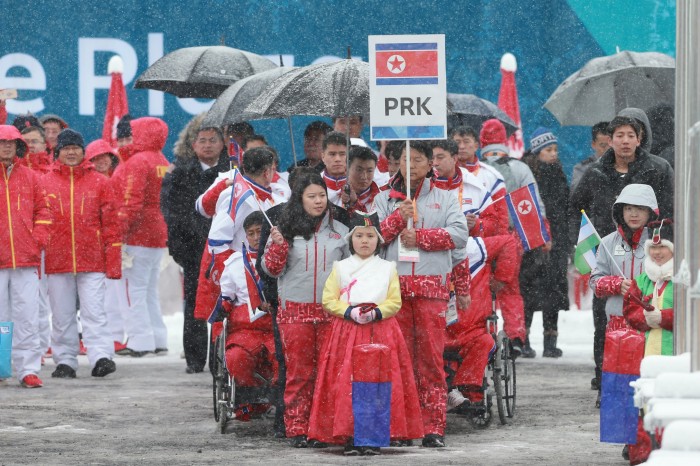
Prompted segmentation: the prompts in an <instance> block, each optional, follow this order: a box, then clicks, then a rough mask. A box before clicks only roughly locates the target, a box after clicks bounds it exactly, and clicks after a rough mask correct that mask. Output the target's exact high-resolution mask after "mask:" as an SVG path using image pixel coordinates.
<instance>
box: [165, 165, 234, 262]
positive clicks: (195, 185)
mask: <svg viewBox="0 0 700 466" xmlns="http://www.w3.org/2000/svg"><path fill="white" fill-rule="evenodd" d="M228 169H229V162H228V156H227V155H226V154H225V153H222V154H221V156H220V157H219V162H218V163H217V165H215V166H214V167H211V168H209V169H207V170H204V169H203V168H202V165H201V163H200V162H199V159H197V158H192V159H187V160H184V161H177V162H176V163H175V169H174V170H173V171H172V173H169V174H168V175H166V177H165V179H164V180H163V191H162V195H161V198H162V204H163V211H164V212H165V221H166V223H167V225H168V249H169V251H170V255H172V256H173V259H174V260H175V262H177V263H178V264H179V265H180V266H182V267H183V268H186V267H196V268H199V263H200V261H201V259H202V252H203V251H204V246H205V244H206V241H207V237H208V236H209V228H210V227H211V219H208V218H205V217H203V216H201V215H200V214H199V213H198V212H197V211H196V210H195V202H196V201H197V198H198V197H199V196H200V195H201V194H202V193H204V192H205V191H206V190H207V188H209V186H211V185H212V183H214V181H215V180H216V177H217V175H218V173H219V172H223V171H226V170H228Z"/></svg>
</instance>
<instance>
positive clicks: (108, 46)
mask: <svg viewBox="0 0 700 466" xmlns="http://www.w3.org/2000/svg"><path fill="white" fill-rule="evenodd" d="M98 52H99V53H103V52H104V53H113V54H116V55H119V56H120V57H121V58H122V60H123V61H124V71H123V73H122V80H123V82H124V85H125V86H127V85H128V84H129V83H131V82H132V81H133V80H134V79H135V77H136V75H137V72H138V71H139V63H138V57H137V54H136V50H135V48H134V47H133V46H132V45H131V44H129V43H128V42H126V41H124V40H121V39H115V38H102V37H99V38H98V37H79V38H78V113H79V114H80V115H86V116H94V115H95V114H96V108H95V92H96V91H97V90H98V89H104V90H108V89H109V87H110V84H111V77H110V76H109V75H108V74H107V68H106V67H105V69H104V70H95V54H96V53H98ZM163 55H164V36H163V33H162V32H152V33H148V65H149V66H150V65H152V64H153V63H155V62H156V61H157V60H158V59H159V58H161V57H162V56H163ZM265 56H266V57H267V58H269V59H270V60H272V61H273V62H275V63H278V62H279V57H280V55H279V54H269V55H265ZM352 58H353V59H356V60H362V57H360V56H353V57H352ZM339 60H343V57H338V56H335V55H323V56H320V57H318V58H316V59H315V60H313V61H312V62H311V64H318V63H328V62H335V61H339ZM282 63H284V66H294V65H295V55H293V54H282ZM15 67H20V68H24V69H25V70H26V71H27V72H26V73H24V74H28V76H8V72H9V71H10V69H12V68H15ZM101 73H104V74H101ZM0 89H17V90H18V91H19V93H20V96H19V98H18V99H11V100H8V101H7V111H8V112H9V113H11V114H13V115H19V114H23V113H40V112H42V111H44V110H45V109H46V106H45V105H44V100H43V97H37V98H34V99H29V100H22V98H21V97H22V93H21V91H23V90H28V91H46V90H47V87H46V72H45V70H44V67H43V65H42V64H41V63H40V62H39V60H37V59H36V58H34V57H33V56H31V55H28V54H24V53H10V54H7V55H4V56H0ZM127 89H130V86H127ZM61 92H66V90H62V91H61ZM429 99H430V98H428V99H426V100H421V101H420V102H416V104H415V109H414V110H415V111H417V112H419V113H418V114H419V115H421V114H430V113H429V111H428V109H429V106H428V105H429V104H428V100H429ZM213 102H214V101H213V100H200V99H190V98H187V99H186V98H182V99H181V98H178V99H177V103H178V105H179V106H180V107H181V108H182V109H183V110H184V111H185V112H187V113H189V114H191V115H198V114H199V113H201V112H204V111H207V110H209V108H211V106H212V104H213ZM431 103H432V102H431ZM387 105H388V104H387ZM392 105H393V104H392ZM398 105H399V108H402V105H403V103H400V104H398ZM407 111H408V110H407ZM100 112H102V110H100ZM148 115H151V116H164V115H165V96H164V93H163V92H161V91H153V90H149V91H148Z"/></svg>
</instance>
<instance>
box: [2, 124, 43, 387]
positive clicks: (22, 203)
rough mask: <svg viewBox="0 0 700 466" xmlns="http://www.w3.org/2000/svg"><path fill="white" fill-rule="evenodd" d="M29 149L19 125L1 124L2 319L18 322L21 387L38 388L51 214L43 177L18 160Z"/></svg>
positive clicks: (15, 344)
mask: <svg viewBox="0 0 700 466" xmlns="http://www.w3.org/2000/svg"><path fill="white" fill-rule="evenodd" d="M26 151H27V144H26V143H25V142H24V139H22V136H21V135H20V133H19V131H18V130H17V128H15V127H14V126H10V125H0V190H2V191H3V193H2V195H0V245H1V246H0V320H10V321H12V322H14V335H13V339H12V360H13V364H14V366H15V371H16V372H17V378H18V379H19V380H20V382H21V384H22V386H24V387H27V388H36V387H41V386H42V382H41V379H39V377H38V374H39V370H41V344H40V340H39V331H38V325H37V321H38V315H39V306H38V305H37V304H36V303H37V302H38V300H39V277H38V267H39V264H40V263H41V250H42V249H44V248H45V247H46V241H47V240H48V235H49V231H48V227H49V225H50V224H51V215H50V212H49V210H48V209H47V208H46V200H45V199H44V195H43V193H42V190H41V185H40V181H39V178H38V177H37V175H36V174H35V173H34V172H32V171H31V170H30V169H29V168H27V167H25V166H22V165H21V164H20V163H19V160H20V159H19V157H18V156H23V155H24V154H25V153H26ZM8 303H9V304H11V305H12V306H8Z"/></svg>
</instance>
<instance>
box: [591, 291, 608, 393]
mask: <svg viewBox="0 0 700 466" xmlns="http://www.w3.org/2000/svg"><path fill="white" fill-rule="evenodd" d="M606 301H607V299H606V298H598V297H596V296H595V295H594V296H593V328H594V330H593V359H594V360H595V376H596V377H597V378H598V380H600V377H601V374H602V369H603V349H604V348H605V327H606V326H607V325H608V317H607V316H606V315H605V302H606Z"/></svg>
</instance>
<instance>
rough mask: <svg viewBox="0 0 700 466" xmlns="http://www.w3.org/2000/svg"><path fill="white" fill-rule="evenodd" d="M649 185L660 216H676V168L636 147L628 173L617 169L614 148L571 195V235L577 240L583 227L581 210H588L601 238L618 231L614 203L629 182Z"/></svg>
mask: <svg viewBox="0 0 700 466" xmlns="http://www.w3.org/2000/svg"><path fill="white" fill-rule="evenodd" d="M634 183H638V184H648V185H649V186H651V187H652V188H653V189H654V194H656V200H657V202H658V204H659V212H660V217H661V218H672V217H673V168H671V165H669V163H668V162H667V161H665V160H664V159H662V158H660V157H657V156H655V155H651V154H649V153H648V152H647V151H645V150H643V149H641V148H639V147H638V148H637V153H636V156H635V160H634V162H632V163H630V164H629V170H628V172H627V174H625V175H624V176H622V175H621V174H620V173H618V172H617V171H616V170H615V152H614V151H613V149H612V148H610V149H608V150H607V151H606V152H605V154H603V156H602V157H601V158H600V159H599V160H598V161H597V162H595V163H593V164H592V165H590V167H589V168H588V170H586V173H584V175H583V177H581V181H580V182H579V184H578V185H577V186H576V189H575V190H574V192H573V193H572V195H571V205H570V217H569V238H570V240H571V242H572V244H576V242H577V241H578V231H579V228H580V227H581V209H584V210H585V211H586V214H587V215H588V218H590V219H591V222H592V223H593V226H595V228H596V230H597V231H598V234H599V235H600V236H601V238H602V237H604V236H605V235H607V234H609V233H612V232H613V231H615V228H616V226H615V222H614V221H613V219H612V206H613V204H614V203H615V200H616V199H617V196H618V195H619V194H620V192H621V191H622V189H623V188H624V187H625V186H627V185H628V184H634Z"/></svg>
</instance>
